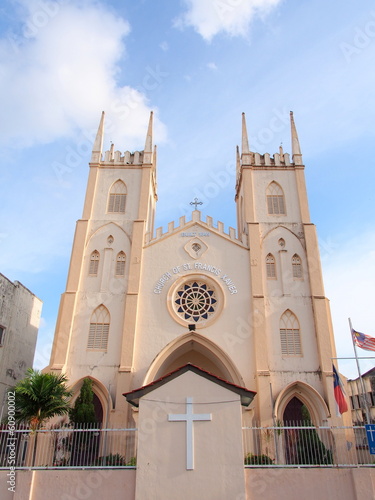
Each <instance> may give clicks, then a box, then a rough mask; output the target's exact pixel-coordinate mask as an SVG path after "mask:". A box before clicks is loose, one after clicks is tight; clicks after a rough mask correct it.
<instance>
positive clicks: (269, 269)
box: [266, 253, 276, 279]
mask: <svg viewBox="0 0 375 500" xmlns="http://www.w3.org/2000/svg"><path fill="white" fill-rule="evenodd" d="M266 273H267V279H276V262H275V257H274V256H273V255H272V253H269V254H268V255H267V257H266Z"/></svg>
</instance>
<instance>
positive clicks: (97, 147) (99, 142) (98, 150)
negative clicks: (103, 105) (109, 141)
mask: <svg viewBox="0 0 375 500" xmlns="http://www.w3.org/2000/svg"><path fill="white" fill-rule="evenodd" d="M104 116H105V113H104V111H102V116H101V118H100V123H99V128H98V132H97V134H96V137H95V142H94V145H93V148H92V155H91V161H92V162H97V161H100V159H101V155H102V151H103V138H104Z"/></svg>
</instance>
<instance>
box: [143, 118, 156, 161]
mask: <svg viewBox="0 0 375 500" xmlns="http://www.w3.org/2000/svg"><path fill="white" fill-rule="evenodd" d="M153 116H154V112H153V111H151V113H150V120H149V122H148V129H147V136H146V143H145V149H144V152H145V153H152V125H153Z"/></svg>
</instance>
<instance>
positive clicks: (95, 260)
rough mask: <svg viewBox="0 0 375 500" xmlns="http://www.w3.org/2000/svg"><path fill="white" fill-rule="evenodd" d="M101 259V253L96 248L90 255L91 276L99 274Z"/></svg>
mask: <svg viewBox="0 0 375 500" xmlns="http://www.w3.org/2000/svg"><path fill="white" fill-rule="evenodd" d="M99 261H100V254H99V252H98V251H97V250H94V251H93V252H92V254H91V255H90V267H89V275H90V276H97V275H98V269H99Z"/></svg>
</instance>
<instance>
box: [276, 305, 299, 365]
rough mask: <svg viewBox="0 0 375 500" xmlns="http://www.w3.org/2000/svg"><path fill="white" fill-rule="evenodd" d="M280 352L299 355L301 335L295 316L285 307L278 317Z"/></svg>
mask: <svg viewBox="0 0 375 500" xmlns="http://www.w3.org/2000/svg"><path fill="white" fill-rule="evenodd" d="M280 340H281V354H285V355H287V356H301V354H302V349H301V335H300V328H299V322H298V319H297V316H296V315H295V314H293V313H292V311H290V310H289V309H287V310H286V311H285V312H284V314H283V315H282V316H281V318H280Z"/></svg>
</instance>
